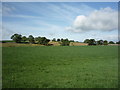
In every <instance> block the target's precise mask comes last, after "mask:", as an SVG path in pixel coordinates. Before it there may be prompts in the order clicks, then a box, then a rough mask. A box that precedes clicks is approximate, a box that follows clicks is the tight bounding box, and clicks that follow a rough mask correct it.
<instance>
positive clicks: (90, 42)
mask: <svg viewBox="0 0 120 90" xmlns="http://www.w3.org/2000/svg"><path fill="white" fill-rule="evenodd" d="M88 45H96V41H95V39H90V40H89V43H88Z"/></svg>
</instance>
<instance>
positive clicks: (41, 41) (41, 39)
mask: <svg viewBox="0 0 120 90" xmlns="http://www.w3.org/2000/svg"><path fill="white" fill-rule="evenodd" d="M49 41H50V40H49V39H47V38H46V37H38V44H42V45H48V43H49Z"/></svg>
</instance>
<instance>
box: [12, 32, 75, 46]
mask: <svg viewBox="0 0 120 90" xmlns="http://www.w3.org/2000/svg"><path fill="white" fill-rule="evenodd" d="M11 39H12V40H13V41H15V42H16V43H27V42H28V43H31V44H41V45H50V44H49V42H50V39H47V38H46V37H40V36H39V37H33V36H32V35H29V36H28V37H26V36H22V35H21V34H14V35H12V36H11ZM52 41H56V39H55V38H53V40H52ZM57 41H58V42H59V43H60V45H61V46H69V44H70V42H73V41H72V40H68V39H63V38H62V39H57Z"/></svg>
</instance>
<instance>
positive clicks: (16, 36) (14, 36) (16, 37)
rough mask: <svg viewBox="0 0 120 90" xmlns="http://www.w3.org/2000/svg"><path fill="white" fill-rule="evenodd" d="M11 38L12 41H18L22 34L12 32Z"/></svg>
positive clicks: (20, 39)
mask: <svg viewBox="0 0 120 90" xmlns="http://www.w3.org/2000/svg"><path fill="white" fill-rule="evenodd" d="M11 39H13V41H15V42H16V43H20V42H21V41H22V35H20V34H14V35H12V36H11Z"/></svg>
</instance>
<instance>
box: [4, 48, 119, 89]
mask: <svg viewBox="0 0 120 90" xmlns="http://www.w3.org/2000/svg"><path fill="white" fill-rule="evenodd" d="M117 48H118V46H68V47H67V46H65V47H64V46H63V47H62V46H56V47H55V46H33V47H31V46H29V47H3V48H2V49H3V52H2V58H3V59H2V62H3V65H2V68H3V81H2V83H3V88H117V87H118V52H117V51H118V49H117Z"/></svg>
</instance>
